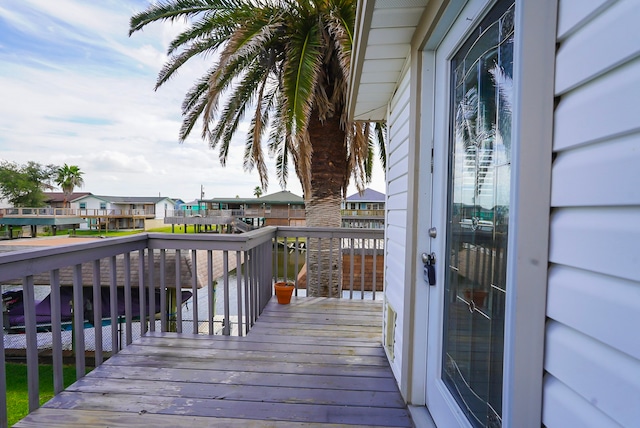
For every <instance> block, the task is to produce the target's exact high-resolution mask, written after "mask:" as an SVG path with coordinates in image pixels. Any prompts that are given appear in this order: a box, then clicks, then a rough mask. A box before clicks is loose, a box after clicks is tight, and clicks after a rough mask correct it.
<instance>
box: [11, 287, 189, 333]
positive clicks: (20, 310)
mask: <svg viewBox="0 0 640 428" xmlns="http://www.w3.org/2000/svg"><path fill="white" fill-rule="evenodd" d="M100 290H101V292H100V302H101V305H100V307H101V309H102V319H103V325H108V324H109V323H110V319H111V297H110V289H109V288H108V287H101V288H100ZM124 291H125V290H124V288H123V287H118V288H117V289H116V297H117V299H116V300H117V314H118V316H119V317H123V316H125V296H124ZM82 296H83V301H84V304H83V308H82V310H83V319H84V320H85V326H87V324H88V326H92V325H93V323H94V307H95V306H94V296H93V287H82ZM191 296H192V293H191V292H190V291H181V303H182V304H184V303H185V302H186V301H187V300H189V299H190V298H191ZM145 298H146V299H148V297H147V296H145ZM154 300H155V305H154V306H155V308H154V314H159V313H160V290H159V289H155V299H154ZM72 301H73V287H60V321H61V324H62V329H63V330H69V329H71V324H72V322H73V312H72ZM2 304H3V308H4V328H5V330H6V331H7V332H9V333H22V332H24V325H25V316H24V296H23V293H22V290H11V291H6V292H4V293H2ZM35 312H36V325H37V326H38V331H51V294H49V295H48V296H47V297H45V298H44V299H43V300H41V301H36V305H35ZM131 316H132V318H133V319H139V318H140V289H139V288H138V287H132V288H131Z"/></svg>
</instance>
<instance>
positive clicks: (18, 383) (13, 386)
mask: <svg viewBox="0 0 640 428" xmlns="http://www.w3.org/2000/svg"><path fill="white" fill-rule="evenodd" d="M5 367H6V370H7V414H8V419H9V426H12V425H13V424H15V423H16V422H18V421H19V420H20V419H22V418H24V417H25V416H27V414H28V413H29V394H28V392H27V366H26V364H14V363H7V364H6V366H5ZM62 370H63V377H64V386H65V388H66V387H67V386H69V385H71V384H72V383H73V382H75V380H76V369H75V367H73V366H65V367H63V369H62ZM39 380H40V404H43V403H45V402H47V401H49V400H50V399H51V398H53V366H50V365H41V366H39Z"/></svg>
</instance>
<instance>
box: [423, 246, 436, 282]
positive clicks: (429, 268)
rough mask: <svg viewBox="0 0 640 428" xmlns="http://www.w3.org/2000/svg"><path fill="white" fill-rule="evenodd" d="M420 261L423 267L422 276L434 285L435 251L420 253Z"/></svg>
mask: <svg viewBox="0 0 640 428" xmlns="http://www.w3.org/2000/svg"><path fill="white" fill-rule="evenodd" d="M422 263H423V264H424V268H423V270H422V276H423V278H424V280H425V282H427V283H428V284H429V285H436V268H435V264H436V254H435V253H428V254H427V253H422Z"/></svg>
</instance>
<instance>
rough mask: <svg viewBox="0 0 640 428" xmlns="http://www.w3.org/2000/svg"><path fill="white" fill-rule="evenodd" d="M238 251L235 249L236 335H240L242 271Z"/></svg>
mask: <svg viewBox="0 0 640 428" xmlns="http://www.w3.org/2000/svg"><path fill="white" fill-rule="evenodd" d="M241 263H242V260H241V257H240V251H236V293H237V303H238V336H242V330H243V329H242V315H243V310H242V271H241V268H242V266H241Z"/></svg>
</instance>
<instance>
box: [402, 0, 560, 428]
mask: <svg viewBox="0 0 640 428" xmlns="http://www.w3.org/2000/svg"><path fill="white" fill-rule="evenodd" d="M473 1H480V2H481V3H482V6H481V10H482V11H486V10H488V9H489V8H490V7H491V6H492V5H493V4H494V3H495V0H471V1H470V2H473ZM466 4H467V2H466V1H460V0H458V1H455V0H452V1H450V2H449V3H448V5H447V7H446V8H445V9H444V11H443V12H442V13H441V14H440V15H439V17H438V19H436V20H432V21H430V22H431V24H428V25H427V28H426V29H423V30H422V38H421V39H420V38H419V37H418V41H417V42H416V37H414V48H412V52H413V55H412V63H411V64H412V68H413V70H415V73H413V72H412V87H414V88H415V90H412V92H413V93H414V94H415V96H416V97H417V98H418V101H417V103H415V104H414V105H416V109H417V113H416V116H415V117H417V118H420V119H419V120H418V121H417V123H416V125H415V126H416V127H417V129H416V131H415V144H413V150H414V155H416V157H414V159H416V160H418V159H420V166H421V167H422V168H418V173H416V174H413V182H412V183H411V184H412V185H413V188H414V191H413V192H412V194H413V195H414V196H415V197H416V198H418V201H417V202H414V203H415V206H414V207H415V211H414V215H415V217H414V218H415V220H414V221H413V222H412V223H411V224H409V225H408V226H409V227H408V233H409V234H411V235H413V237H414V239H415V241H414V242H413V243H414V244H415V247H413V251H412V252H411V256H410V259H409V260H407V265H406V266H407V268H408V270H409V271H411V272H413V275H412V276H413V278H412V279H413V281H412V283H413V284H412V285H413V286H412V287H407V288H410V289H412V290H408V291H407V293H406V295H411V296H412V297H413V299H411V301H410V302H409V299H406V300H405V302H406V303H409V304H408V305H407V306H406V307H407V308H409V311H408V312H409V313H405V315H406V316H407V319H408V320H411V328H410V329H409V330H408V331H406V332H407V334H408V335H409V336H408V337H407V339H413V340H406V341H405V342H413V344H411V343H409V344H408V345H407V347H406V348H405V349H404V350H403V353H404V354H405V356H406V357H407V358H406V359H405V361H407V364H406V368H403V372H402V376H401V385H404V386H405V388H406V389H405V390H404V391H403V393H404V394H405V397H407V398H408V401H409V403H410V404H416V405H419V406H422V405H424V403H425V402H426V400H427V398H428V397H427V392H426V385H427V384H428V383H429V382H433V381H434V379H433V374H432V373H427V374H426V379H417V378H416V376H415V375H422V374H424V373H425V366H426V359H427V352H425V349H428V348H430V347H431V346H433V344H434V343H435V344H436V346H439V350H440V351H441V349H442V343H441V336H442V335H441V332H440V334H439V337H437V333H436V337H435V338H434V337H432V336H433V334H434V333H433V328H432V327H433V326H432V325H429V326H428V329H429V332H428V333H426V334H424V333H423V334H424V335H423V338H422V339H421V340H419V330H421V329H422V326H424V320H425V318H428V320H429V323H430V324H432V323H433V322H438V323H439V324H440V325H441V324H442V312H441V311H439V312H440V313H439V314H437V313H430V312H429V311H426V313H425V307H426V305H428V302H429V297H428V296H424V293H422V292H419V293H418V294H419V295H422V297H421V298H420V299H416V298H415V297H417V296H416V294H415V292H416V290H420V291H422V290H424V287H425V284H424V281H423V279H422V275H421V271H422V263H421V261H420V256H421V254H422V253H423V252H430V251H431V242H430V239H429V238H428V235H427V231H426V229H428V227H430V225H428V224H424V222H421V221H420V218H422V216H426V217H424V218H428V219H429V220H430V214H427V211H425V210H428V211H430V210H431V205H432V201H433V199H432V195H431V189H430V186H431V174H430V173H429V172H426V171H422V169H424V168H425V165H428V163H425V162H424V160H425V156H426V155H425V153H428V152H430V150H431V147H433V141H434V135H433V124H434V120H435V116H434V107H435V103H434V89H435V73H434V69H433V65H434V63H435V49H436V48H437V47H438V46H439V44H440V43H441V42H442V40H443V39H444V36H445V35H446V34H447V32H448V31H449V29H450V28H451V25H452V23H453V22H454V20H455V18H456V17H457V16H458V15H459V13H460V11H461V10H462V9H463V7H464V6H465V5H466ZM557 10H558V1H557V0H540V1H538V2H526V1H524V0H516V14H515V23H516V40H515V45H514V105H515V106H516V108H515V109H514V110H515V111H514V112H513V122H512V127H513V130H512V139H513V141H514V142H516V141H517V143H516V144H514V148H513V151H512V183H511V185H512V187H511V209H510V217H511V219H510V222H511V225H510V229H509V250H508V260H509V262H508V263H509V267H508V270H507V283H508V284H509V287H510V290H509V291H510V292H509V293H508V295H507V301H506V308H505V311H506V313H505V339H504V340H505V354H504V381H503V411H502V420H503V425H504V426H523V427H526V426H538V427H539V426H540V425H541V420H542V419H541V417H542V382H543V375H542V374H543V359H544V332H545V310H546V307H545V302H546V288H547V265H548V247H549V239H548V236H549V217H550V210H551V208H550V195H551V166H552V142H553V109H554V70H555V50H556V25H557ZM425 15H426V14H425ZM480 15H481V14H480ZM428 18H429V19H432V17H428ZM478 18H479V16H475V17H473V18H472V19H473V21H472V22H471V23H470V25H469V26H468V27H469V28H468V29H471V28H472V27H473V26H474V25H475V24H476V23H477V19H478ZM540 29H545V31H540ZM467 33H468V32H467ZM464 37H465V36H463V37H462V39H464ZM414 76H415V77H414ZM414 85H415V86H414ZM437 144H441V143H437ZM436 147H437V146H436ZM421 148H422V149H421ZM429 156H430V155H429ZM439 161H442V160H441V159H439V158H438V157H437V155H436V158H435V159H434V162H439ZM426 188H428V190H427V189H426ZM425 198H428V200H425ZM438 232H439V234H440V236H442V234H443V233H444V231H443V230H439V231H438ZM440 259H442V257H440ZM438 268H439V269H438V285H437V286H440V287H441V286H442V280H443V272H444V270H443V267H442V265H441V264H440V266H438ZM435 331H436V332H437V331H438V330H435ZM427 335H428V337H429V340H432V341H431V342H428V341H427V340H426V339H425V338H424V336H427ZM434 339H435V342H433V340H434ZM423 341H425V342H427V343H420V342H423ZM524 385H526V387H525V386H524ZM423 387H424V388H425V389H423V390H422V391H421V390H420V388H423ZM451 398H452V400H453V397H451ZM454 403H455V400H454ZM449 404H450V403H449ZM449 404H447V403H440V404H439V405H438V406H440V405H447V406H448V405H449ZM455 406H457V404H455ZM427 410H428V411H429V412H430V413H431V415H432V416H435V422H436V423H438V417H437V414H438V410H439V409H437V408H429V409H427ZM454 412H455V409H454ZM465 421H466V419H465V420H464V421H458V422H459V425H461V426H464V422H465Z"/></svg>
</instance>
